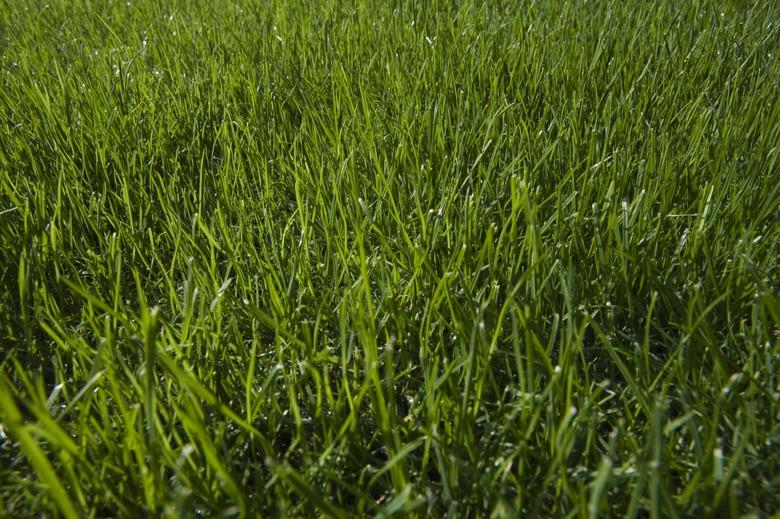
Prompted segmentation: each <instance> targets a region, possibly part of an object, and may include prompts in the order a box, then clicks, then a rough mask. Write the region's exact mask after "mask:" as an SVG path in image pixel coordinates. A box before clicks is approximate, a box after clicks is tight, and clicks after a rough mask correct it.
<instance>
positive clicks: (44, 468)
mask: <svg viewBox="0 0 780 519" xmlns="http://www.w3.org/2000/svg"><path fill="white" fill-rule="evenodd" d="M0 411H1V412H2V414H3V415H4V416H5V419H6V421H7V425H8V428H9V430H8V432H9V433H10V434H11V435H13V436H14V437H16V439H17V441H18V442H19V446H20V447H21V449H22V451H23V452H24V454H25V455H26V456H27V459H28V460H30V464H31V465H32V466H33V469H34V470H35V472H36V474H37V475H38V477H39V478H40V480H41V482H42V483H43V484H44V485H46V486H47V487H48V490H49V493H50V495H51V497H52V499H53V500H54V502H55V503H56V504H57V507H58V512H59V513H61V514H62V515H63V516H64V517H66V518H67V519H76V518H78V517H81V514H80V513H79V512H78V510H77V508H76V506H75V505H74V504H73V501H71V499H70V496H69V495H68V492H67V490H66V489H65V487H64V486H63V484H62V482H61V481H60V479H59V478H58V477H57V473H56V472H55V471H54V468H53V467H52V466H51V464H50V463H49V460H48V459H47V457H46V454H44V452H43V450H41V447H40V446H39V445H38V443H37V442H36V441H35V439H34V438H33V437H32V435H31V434H30V433H29V432H28V430H27V427H26V426H25V425H24V423H23V421H22V414H21V412H20V411H19V408H18V407H17V406H16V402H14V400H13V397H12V396H11V391H10V389H9V387H8V383H7V381H6V377H5V374H0Z"/></svg>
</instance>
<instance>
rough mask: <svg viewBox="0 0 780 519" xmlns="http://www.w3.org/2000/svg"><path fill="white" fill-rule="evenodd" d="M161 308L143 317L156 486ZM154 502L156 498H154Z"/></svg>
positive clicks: (148, 422)
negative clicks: (156, 394)
mask: <svg viewBox="0 0 780 519" xmlns="http://www.w3.org/2000/svg"><path fill="white" fill-rule="evenodd" d="M159 313H160V307H159V306H155V307H154V308H152V309H151V310H149V312H148V313H147V314H146V315H144V316H143V335H144V409H145V412H146V434H147V441H148V442H149V457H150V462H151V466H152V477H153V478H154V482H155V486H156V485H157V483H158V481H157V478H158V477H159V470H158V468H159V460H158V457H159V454H160V453H159V448H158V444H157V427H156V426H155V422H156V419H155V416H156V410H155V404H156V402H155V398H154V389H155V380H154V365H155V357H156V355H155V350H156V346H157V345H156V337H157V333H158V332H159V327H160V324H159V319H158V315H159ZM152 501H154V496H153V497H152Z"/></svg>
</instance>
